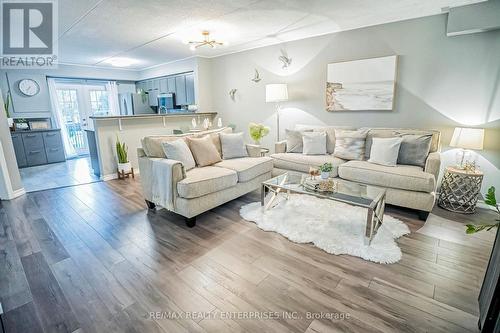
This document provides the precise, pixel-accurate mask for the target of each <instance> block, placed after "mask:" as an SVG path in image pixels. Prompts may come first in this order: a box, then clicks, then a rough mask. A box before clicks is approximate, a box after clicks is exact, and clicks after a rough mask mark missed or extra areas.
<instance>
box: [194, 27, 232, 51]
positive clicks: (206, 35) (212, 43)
mask: <svg viewBox="0 0 500 333" xmlns="http://www.w3.org/2000/svg"><path fill="white" fill-rule="evenodd" d="M201 34H202V35H203V41H189V42H188V44H189V45H190V46H189V49H190V50H191V51H194V50H196V49H197V48H199V47H202V46H205V45H208V46H210V47H211V48H212V49H214V48H216V47H217V46H218V45H227V43H225V42H218V41H216V40H215V39H210V32H208V31H206V30H205V31H203V32H202V33H201Z"/></svg>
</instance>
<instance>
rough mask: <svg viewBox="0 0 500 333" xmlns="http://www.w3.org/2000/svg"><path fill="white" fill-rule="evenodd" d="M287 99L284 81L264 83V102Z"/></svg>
mask: <svg viewBox="0 0 500 333" xmlns="http://www.w3.org/2000/svg"><path fill="white" fill-rule="evenodd" d="M284 101H288V89H287V85H286V83H276V84H267V85H266V102H268V103H269V102H284Z"/></svg>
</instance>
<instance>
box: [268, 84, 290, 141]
mask: <svg viewBox="0 0 500 333" xmlns="http://www.w3.org/2000/svg"><path fill="white" fill-rule="evenodd" d="M285 101H288V88H287V85H286V83H275V84H267V85H266V103H276V128H277V135H276V136H277V139H278V141H279V140H280V109H281V106H280V102H285Z"/></svg>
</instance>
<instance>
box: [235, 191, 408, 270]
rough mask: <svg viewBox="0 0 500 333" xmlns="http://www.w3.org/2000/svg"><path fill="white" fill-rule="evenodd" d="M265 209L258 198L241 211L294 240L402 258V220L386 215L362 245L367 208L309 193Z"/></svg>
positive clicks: (388, 259) (383, 258)
mask: <svg viewBox="0 0 500 333" xmlns="http://www.w3.org/2000/svg"><path fill="white" fill-rule="evenodd" d="M276 201H277V202H278V203H277V204H275V206H274V207H272V208H270V209H268V210H267V211H266V212H264V207H261V205H260V202H253V203H250V204H247V205H244V206H243V207H241V209H240V215H241V217H243V218H244V219H245V220H247V221H251V222H255V223H256V224H257V226H258V227H259V228H260V229H262V230H265V231H274V232H277V233H279V234H281V235H283V236H285V237H286V238H288V239H289V240H291V241H292V242H295V243H313V244H314V245H315V246H316V247H319V248H320V249H322V250H324V251H326V252H328V253H331V254H349V255H352V256H356V257H360V258H363V259H365V260H370V261H373V262H377V263H381V264H392V263H395V262H398V261H399V260H400V259H401V249H400V248H399V247H398V245H397V243H396V242H395V239H397V238H399V237H401V236H403V235H406V234H409V233H410V229H409V228H408V226H407V225H406V224H404V223H403V222H402V221H400V220H398V219H395V218H393V217H391V216H388V215H385V216H384V222H383V224H382V225H381V226H380V228H379V229H378V232H377V234H376V235H375V237H374V239H373V240H372V242H371V245H370V246H368V245H365V243H364V237H365V236H364V235H365V225H366V214H367V209H366V208H362V207H355V206H351V205H348V204H344V203H342V202H337V201H333V200H328V199H320V198H316V197H314V196H310V195H304V194H291V195H290V199H289V200H286V199H285V198H283V197H282V196H281V197H279V198H278V199H277V200H276ZM266 202H267V200H266Z"/></svg>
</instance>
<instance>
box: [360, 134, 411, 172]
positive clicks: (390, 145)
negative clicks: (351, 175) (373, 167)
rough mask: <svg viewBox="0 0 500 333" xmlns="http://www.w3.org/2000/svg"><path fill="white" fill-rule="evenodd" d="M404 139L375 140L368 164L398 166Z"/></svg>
mask: <svg viewBox="0 0 500 333" xmlns="http://www.w3.org/2000/svg"><path fill="white" fill-rule="evenodd" d="M402 141H403V138H401V137H398V138H373V142H372V147H371V149H370V159H369V160H368V162H370V163H375V164H380V165H386V166H396V163H397V161H398V154H399V147H400V146H401V142H402Z"/></svg>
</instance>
